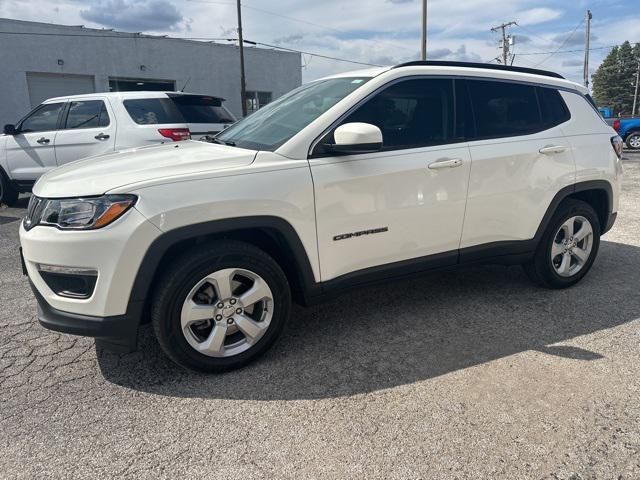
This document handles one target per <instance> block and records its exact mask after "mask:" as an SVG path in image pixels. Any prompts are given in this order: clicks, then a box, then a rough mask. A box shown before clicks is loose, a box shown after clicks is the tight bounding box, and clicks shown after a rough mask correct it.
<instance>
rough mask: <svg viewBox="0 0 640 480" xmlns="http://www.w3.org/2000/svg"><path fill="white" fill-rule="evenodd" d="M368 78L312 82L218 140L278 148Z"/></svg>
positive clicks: (258, 147)
mask: <svg viewBox="0 0 640 480" xmlns="http://www.w3.org/2000/svg"><path fill="white" fill-rule="evenodd" d="M367 80H369V78H368V77H346V78H329V79H326V80H318V81H316V82H312V83H308V84H306V85H303V86H302V87H299V88H297V89H295V90H293V91H291V92H289V93H288V94H286V95H284V96H282V97H280V98H278V99H277V100H275V101H274V102H271V103H270V104H269V105H267V106H266V107H264V108H261V109H260V110H258V111H257V112H255V113H253V114H251V115H249V116H248V117H245V118H244V119H243V120H240V121H239V122H238V123H236V124H235V125H233V126H231V127H229V128H228V129H227V130H225V131H223V132H222V133H220V134H219V135H218V136H216V140H217V141H220V142H223V143H227V144H229V145H235V146H238V147H242V148H249V149H253V150H268V151H274V150H276V149H277V148H278V147H280V146H281V145H282V144H284V143H285V142H286V141H287V140H289V139H290V138H291V137H293V136H294V135H296V134H297V133H298V132H299V131H300V130H302V129H303V128H304V127H306V126H307V125H309V124H310V123H311V122H313V121H314V120H315V119H316V118H318V117H319V116H320V115H322V114H323V113H324V112H326V111H327V110H329V108H331V107H333V106H334V105H335V104H336V103H338V102H339V101H340V100H342V99H343V98H345V97H346V96H347V95H349V94H350V93H352V92H353V91H354V90H356V89H357V88H359V87H361V86H362V85H364V83H365V82H367Z"/></svg>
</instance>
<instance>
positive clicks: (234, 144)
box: [211, 138, 236, 147]
mask: <svg viewBox="0 0 640 480" xmlns="http://www.w3.org/2000/svg"><path fill="white" fill-rule="evenodd" d="M211 142H212V143H218V144H220V145H227V146H228V147H235V146H236V142H225V141H224V140H218V139H217V138H212V139H211Z"/></svg>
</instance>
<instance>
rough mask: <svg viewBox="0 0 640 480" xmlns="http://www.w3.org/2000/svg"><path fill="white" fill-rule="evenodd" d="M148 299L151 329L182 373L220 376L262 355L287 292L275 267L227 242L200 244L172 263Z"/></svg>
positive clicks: (278, 328)
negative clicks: (152, 299)
mask: <svg viewBox="0 0 640 480" xmlns="http://www.w3.org/2000/svg"><path fill="white" fill-rule="evenodd" d="M159 285H160V288H159V289H158V291H157V292H156V294H155V297H154V301H153V305H152V309H151V316H152V323H153V327H154V330H155V333H156V336H157V338H158V341H159V343H160V346H161V347H162V349H163V350H164V351H165V353H166V354H167V355H168V356H169V357H170V358H171V359H172V360H173V361H175V362H176V363H178V364H179V365H182V366H183V367H186V368H190V369H193V370H199V371H203V372H220V371H224V370H230V369H234V368H238V367H241V366H243V365H245V364H247V363H248V362H250V361H252V360H254V359H255V358H257V357H258V356H260V355H261V354H263V353H264V352H265V351H266V350H267V349H268V348H269V347H270V346H271V345H272V344H273V342H274V341H275V340H276V339H277V337H278V336H279V335H280V333H281V332H282V329H283V328H284V325H285V323H286V321H287V319H288V317H289V311H290V305H291V293H290V290H289V285H288V283H287V278H286V276H285V275H284V273H283V272H282V269H281V268H280V267H279V266H278V264H277V263H276V262H275V261H274V260H273V259H272V258H271V257H269V256H268V255H267V254H266V253H264V252H263V251H261V250H259V249H257V248H255V247H253V246H252V245H248V244H244V243H241V242H235V241H220V242H214V243H211V244H208V245H206V246H203V247H201V248H199V249H198V250H195V251H193V252H192V253H189V254H187V255H185V256H183V257H182V258H180V259H179V260H178V261H176V262H175V263H174V264H173V265H172V266H171V267H170V268H169V269H168V270H167V271H166V272H165V274H164V275H163V277H162V279H161V281H160V282H159Z"/></svg>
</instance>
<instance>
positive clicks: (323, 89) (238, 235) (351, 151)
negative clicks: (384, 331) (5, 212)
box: [20, 62, 622, 372]
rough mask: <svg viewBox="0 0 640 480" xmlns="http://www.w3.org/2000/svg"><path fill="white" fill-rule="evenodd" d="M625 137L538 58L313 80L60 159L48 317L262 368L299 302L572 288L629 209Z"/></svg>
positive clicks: (24, 233) (23, 236)
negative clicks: (400, 281)
mask: <svg viewBox="0 0 640 480" xmlns="http://www.w3.org/2000/svg"><path fill="white" fill-rule="evenodd" d="M620 154H621V141H620V139H619V138H618V137H617V136H616V134H615V131H614V130H612V128H611V127H609V126H608V125H607V124H606V123H605V122H604V120H603V119H602V118H601V117H600V115H599V113H598V110H597V109H596V108H595V107H594V105H593V104H592V102H591V101H590V99H589V97H588V96H587V90H586V89H585V88H584V87H582V86H580V85H577V84H575V83H572V82H569V81H567V80H564V79H563V78H562V77H560V76H559V75H557V74H554V73H550V72H544V71H539V70H531V69H525V68H516V67H501V66H496V65H479V64H464V63H455V62H411V63H407V64H403V65H399V66H396V67H393V68H377V69H371V70H365V71H360V72H355V73H345V74H340V75H335V76H332V77H328V78H324V79H321V80H318V81H314V82H311V83H309V84H306V85H304V86H302V87H300V88H298V89H297V90H294V91H292V92H290V93H289V94H287V95H285V96H283V97H281V98H280V99H279V100H277V101H275V102H273V103H271V104H270V105H268V106H267V107H265V108H263V109H262V110H259V111H258V112H256V113H254V114H253V115H251V116H249V117H247V118H245V119H244V120H242V121H240V122H239V123H237V124H235V125H234V126H232V127H230V128H229V129H227V130H225V131H224V132H222V133H221V134H219V135H218V136H217V137H216V143H215V144H209V143H203V142H196V141H187V142H178V143H173V144H166V145H162V146H151V147H144V148H140V149H138V150H136V151H133V152H125V153H114V154H110V155H105V156H102V157H97V158H93V159H89V160H84V161H80V162H76V163H73V164H70V165H66V166H62V167H60V168H58V169H56V170H53V171H51V172H49V173H47V174H45V175H44V176H43V177H42V178H41V179H40V180H39V181H38V182H37V184H36V185H35V187H34V190H33V191H34V196H33V197H32V199H31V201H30V203H29V209H28V214H27V216H26V218H25V219H24V222H23V223H22V225H21V228H20V241H21V244H22V252H23V255H24V268H25V272H26V273H27V274H28V275H29V279H30V281H31V283H32V286H33V291H34V293H35V296H36V298H37V301H38V318H39V320H40V323H41V324H42V325H44V326H45V327H47V328H50V329H53V330H57V331H61V332H67V333H72V334H78V335H88V336H93V337H97V338H98V339H99V342H101V343H103V344H107V345H111V346H115V347H120V348H128V349H130V348H132V347H134V346H135V342H136V334H137V330H138V326H139V324H140V323H141V322H143V321H144V320H145V319H150V321H151V322H152V324H153V328H154V330H155V333H156V336H157V338H158V341H159V343H160V345H161V346H162V348H163V350H164V351H165V352H166V354H167V355H168V356H169V357H171V358H172V359H173V360H174V361H175V362H177V363H179V364H180V365H183V366H185V367H188V368H192V369H196V370H201V371H209V372H211V371H221V370H225V369H230V368H235V367H238V366H241V365H244V364H246V363H247V362H249V361H250V360H252V359H254V358H256V357H257V356H259V355H260V354H262V353H263V352H265V351H266V350H267V349H268V348H269V346H270V345H272V344H273V342H274V341H275V339H276V338H277V337H278V335H279V334H280V332H281V331H282V329H283V327H284V325H285V322H286V321H287V318H288V317H289V312H290V305H291V302H292V301H296V302H299V303H302V304H310V303H312V302H316V301H318V300H320V299H322V298H326V297H328V296H331V295H332V294H335V293H340V292H343V291H344V290H345V289H346V288H348V287H352V286H355V285H362V284H369V283H371V282H375V281H381V280H389V279H395V278H399V277H403V276H407V275H413V274H417V273H420V272H424V271H426V270H429V269H433V268H440V267H450V266H456V265H461V264H468V263H472V262H480V261H485V262H499V263H508V264H509V263H522V264H523V265H524V267H525V270H526V272H527V273H528V275H529V276H530V277H531V278H532V279H533V280H535V281H536V282H538V283H539V284H541V285H544V286H546V287H550V288H564V287H569V286H571V285H574V284H575V283H577V282H578V281H579V280H580V279H581V278H582V277H584V276H585V275H586V274H587V272H588V271H589V269H590V268H591V266H592V264H593V262H594V260H595V258H596V254H597V252H598V247H599V244H600V235H602V234H603V233H604V232H606V231H607V230H609V229H610V228H611V226H612V225H613V222H614V220H615V218H616V212H617V209H618V194H619V190H620V182H621V176H622V167H621V161H620Z"/></svg>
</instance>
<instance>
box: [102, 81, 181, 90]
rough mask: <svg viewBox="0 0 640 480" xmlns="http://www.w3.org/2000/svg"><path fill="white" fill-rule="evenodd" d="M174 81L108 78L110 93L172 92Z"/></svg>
mask: <svg viewBox="0 0 640 480" xmlns="http://www.w3.org/2000/svg"><path fill="white" fill-rule="evenodd" d="M175 89H176V82H175V81H174V80H149V79H146V78H110V79H109V91H110V92H142V91H147V92H149V91H150V92H174V91H175Z"/></svg>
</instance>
